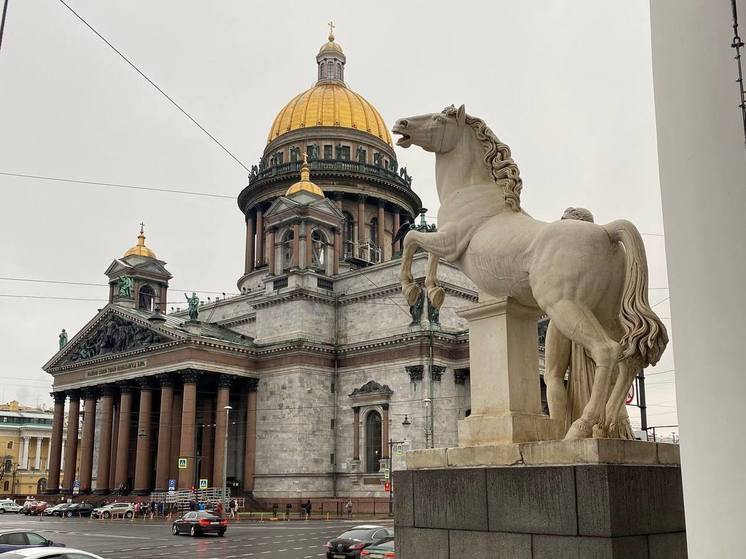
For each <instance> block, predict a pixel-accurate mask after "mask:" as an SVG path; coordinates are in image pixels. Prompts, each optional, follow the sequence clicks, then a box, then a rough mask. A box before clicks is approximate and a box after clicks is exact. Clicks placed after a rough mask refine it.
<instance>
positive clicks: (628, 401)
mask: <svg viewBox="0 0 746 559" xmlns="http://www.w3.org/2000/svg"><path fill="white" fill-rule="evenodd" d="M634 399H635V385H634V384H633V385H632V386H630V387H629V392H627V398H626V399H625V400H624V403H625V404H627V405H629V404H631V403H632V400H634Z"/></svg>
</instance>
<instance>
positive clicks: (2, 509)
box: [0, 499, 23, 514]
mask: <svg viewBox="0 0 746 559" xmlns="http://www.w3.org/2000/svg"><path fill="white" fill-rule="evenodd" d="M22 508H23V507H22V506H21V505H17V504H16V502H15V501H13V500H12V499H2V500H0V514H5V513H6V512H15V513H18V512H20V511H21V509H22Z"/></svg>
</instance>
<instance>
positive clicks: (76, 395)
mask: <svg viewBox="0 0 746 559" xmlns="http://www.w3.org/2000/svg"><path fill="white" fill-rule="evenodd" d="M67 395H68V397H69V398H70V402H72V401H73V400H78V401H80V390H68V391H67Z"/></svg>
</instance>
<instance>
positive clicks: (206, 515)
mask: <svg viewBox="0 0 746 559" xmlns="http://www.w3.org/2000/svg"><path fill="white" fill-rule="evenodd" d="M227 529H228V521H227V520H226V519H225V518H221V517H219V516H218V515H216V514H215V513H212V512H209V511H206V510H201V511H196V512H188V513H186V514H185V515H184V516H182V517H181V518H178V519H176V520H174V523H173V524H172V525H171V532H172V533H173V535H174V536H178V535H179V534H189V535H190V536H192V537H195V536H201V535H202V534H217V535H218V536H224V535H225V531H226V530H227Z"/></svg>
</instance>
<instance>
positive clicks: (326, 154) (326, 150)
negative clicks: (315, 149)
mask: <svg viewBox="0 0 746 559" xmlns="http://www.w3.org/2000/svg"><path fill="white" fill-rule="evenodd" d="M332 157H333V154H332V146H324V159H331V158H332Z"/></svg>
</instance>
